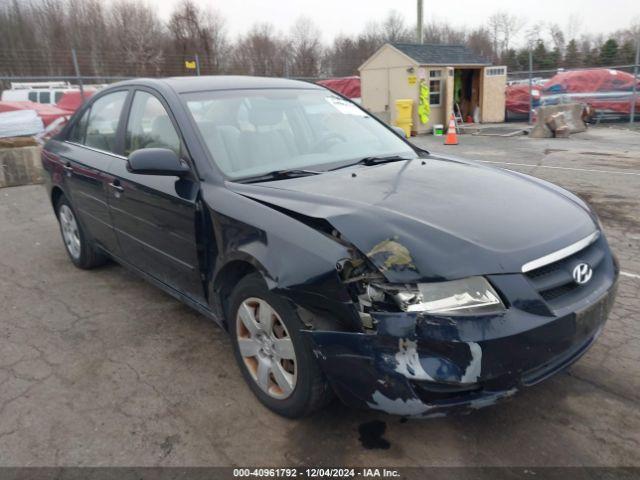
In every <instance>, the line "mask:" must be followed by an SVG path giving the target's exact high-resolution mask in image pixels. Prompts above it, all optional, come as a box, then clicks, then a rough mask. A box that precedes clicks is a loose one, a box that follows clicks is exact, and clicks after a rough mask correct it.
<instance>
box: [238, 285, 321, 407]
mask: <svg viewBox="0 0 640 480" xmlns="http://www.w3.org/2000/svg"><path fill="white" fill-rule="evenodd" d="M302 328H303V324H302V322H301V321H300V319H299V318H298V316H297V314H296V313H295V310H294V309H293V308H292V307H291V305H290V304H289V303H288V302H287V301H286V300H285V299H284V298H282V297H280V296H278V295H276V294H274V293H273V292H271V291H270V290H269V289H268V288H267V286H266V285H265V283H264V281H263V280H262V278H261V277H260V276H259V275H257V274H252V275H249V276H247V277H245V278H244V279H242V280H241V281H240V283H238V285H237V286H236V288H235V289H234V291H233V293H232V295H231V302H230V309H229V329H230V332H231V337H232V342H233V346H234V353H235V355H236V359H237V361H238V364H239V365H240V368H241V370H242V374H243V376H244V378H245V380H246V382H247V383H248V384H249V387H250V388H251V390H252V391H253V393H254V394H255V395H256V396H257V397H258V399H259V400H260V401H261V402H262V403H263V404H264V405H266V406H267V407H268V408H270V409H271V410H273V411H274V412H276V413H278V414H280V415H283V416H285V417H290V418H296V417H301V416H304V415H308V414H310V413H312V412H314V411H316V410H318V409H320V408H322V407H323V406H324V405H325V404H326V403H327V402H328V401H329V400H330V399H331V398H332V392H331V389H330V387H329V385H328V384H327V382H326V380H325V378H324V376H323V375H322V372H321V371H320V368H319V366H318V364H317V362H316V359H315V358H314V356H313V353H312V351H311V347H310V345H309V343H308V340H307V339H305V338H304V337H303V336H302V334H301V333H300V330H301V329H302Z"/></svg>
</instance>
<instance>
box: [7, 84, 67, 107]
mask: <svg viewBox="0 0 640 480" xmlns="http://www.w3.org/2000/svg"><path fill="white" fill-rule="evenodd" d="M74 90H76V89H74V88H21V89H17V90H4V91H3V92H2V100H3V101H6V102H26V101H30V102H36V103H45V104H49V105H53V104H55V103H58V102H59V101H60V99H61V98H62V96H63V95H64V94H65V93H66V92H72V91H74Z"/></svg>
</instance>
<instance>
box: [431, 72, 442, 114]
mask: <svg viewBox="0 0 640 480" xmlns="http://www.w3.org/2000/svg"><path fill="white" fill-rule="evenodd" d="M441 76H442V71H441V70H430V71H429V105H431V106H432V107H438V106H440V92H441V87H442V84H441V81H440V78H441Z"/></svg>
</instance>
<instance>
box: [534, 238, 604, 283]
mask: <svg viewBox="0 0 640 480" xmlns="http://www.w3.org/2000/svg"><path fill="white" fill-rule="evenodd" d="M599 236H600V231H599V230H596V231H595V232H593V233H592V234H591V235H589V236H588V237H585V238H583V239H582V240H578V241H577V242H576V243H573V244H571V245H569V246H568V247H564V248H561V249H560V250H556V251H555V252H553V253H550V254H549V255H545V256H544V257H540V258H536V259H535V260H531V261H530V262H527V263H525V264H524V265H523V266H522V273H526V272H530V271H531V270H535V269H536V268H540V267H544V266H545V265H549V264H550V263H554V262H557V261H558V260H562V259H563V258H566V257H568V256H570V255H573V254H574V253H576V252H579V251H580V250H582V249H583V248H586V247H588V246H589V245H591V244H592V243H593V242H595V241H596V240H597V239H598V237H599Z"/></svg>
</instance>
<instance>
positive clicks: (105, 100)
mask: <svg viewBox="0 0 640 480" xmlns="http://www.w3.org/2000/svg"><path fill="white" fill-rule="evenodd" d="M128 94H129V91H128V90H120V91H116V92H113V93H109V94H106V95H103V96H101V97H100V98H98V99H96V101H95V102H93V103H92V104H91V106H90V107H89V108H87V109H86V110H85V112H84V113H83V114H82V116H81V117H80V118H79V119H78V121H76V123H75V124H74V126H73V128H72V130H71V132H70V133H69V136H68V137H67V139H66V141H65V148H64V149H63V150H62V151H61V155H60V156H61V160H62V162H63V168H64V170H65V174H64V179H63V185H64V187H63V188H64V189H65V192H66V194H67V195H68V196H69V197H70V201H71V204H72V205H73V207H74V209H75V210H76V214H77V215H78V216H79V219H80V221H81V222H82V224H83V225H84V226H85V227H86V229H87V230H88V232H89V234H90V235H91V237H92V239H93V240H94V241H95V242H96V243H97V244H99V245H100V246H101V247H102V248H104V249H105V250H107V251H108V252H110V253H113V254H115V255H117V254H118V252H119V248H118V242H117V240H116V236H115V232H114V230H113V225H112V222H111V218H110V216H109V208H108V205H107V194H108V189H109V188H110V187H109V184H110V183H111V182H112V180H113V178H112V177H111V176H110V175H109V174H108V170H109V168H110V165H111V163H112V162H113V161H114V160H116V159H117V160H120V161H122V159H123V158H124V157H122V156H121V155H120V154H119V153H118V152H121V146H120V145H118V138H119V137H118V132H119V129H120V124H121V121H120V120H121V117H123V112H124V105H125V102H126V99H127V95H128Z"/></svg>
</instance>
